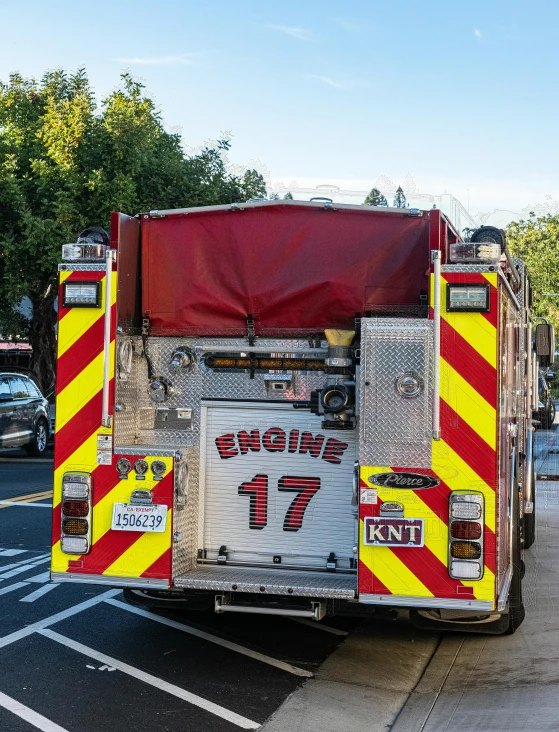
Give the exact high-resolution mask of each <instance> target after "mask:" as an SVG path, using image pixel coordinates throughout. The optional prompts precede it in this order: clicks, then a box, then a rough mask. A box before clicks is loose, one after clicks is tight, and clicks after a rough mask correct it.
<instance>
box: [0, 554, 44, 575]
mask: <svg viewBox="0 0 559 732" xmlns="http://www.w3.org/2000/svg"><path fill="white" fill-rule="evenodd" d="M46 562H50V556H49V557H45V559H40V560H39V561H38V562H33V563H32V564H24V565H23V566H19V567H16V569H11V570H10V571H9V572H3V573H2V574H0V580H4V579H9V578H10V577H15V576H16V574H21V573H22V572H27V571H28V570H29V569H35V567H40V566H41V564H45V563H46Z"/></svg>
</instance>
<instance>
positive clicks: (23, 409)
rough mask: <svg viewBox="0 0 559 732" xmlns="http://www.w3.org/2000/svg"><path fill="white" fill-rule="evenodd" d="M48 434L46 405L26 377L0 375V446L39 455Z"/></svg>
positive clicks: (11, 374)
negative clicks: (19, 448) (18, 448)
mask: <svg viewBox="0 0 559 732" xmlns="http://www.w3.org/2000/svg"><path fill="white" fill-rule="evenodd" d="M49 433H50V420H49V403H48V401H47V399H45V397H44V396H43V395H42V394H41V392H40V390H39V388H38V386H37V385H36V384H35V382H34V381H33V380H32V379H30V378H29V377H28V376H25V375H24V374H19V373H0V447H2V448H5V447H23V448H24V449H25V450H26V451H27V452H28V453H29V454H30V455H36V456H39V455H42V454H43V453H44V452H45V450H46V447H47V442H48V439H49Z"/></svg>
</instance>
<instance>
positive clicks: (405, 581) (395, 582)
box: [361, 522, 434, 597]
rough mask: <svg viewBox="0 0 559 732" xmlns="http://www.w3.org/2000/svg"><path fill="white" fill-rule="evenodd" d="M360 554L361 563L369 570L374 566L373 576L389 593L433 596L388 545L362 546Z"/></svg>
mask: <svg viewBox="0 0 559 732" xmlns="http://www.w3.org/2000/svg"><path fill="white" fill-rule="evenodd" d="M361 523H362V522H361ZM361 535H363V525H362V526H361ZM412 551H413V550H412ZM361 554H362V555H363V556H362V557H361V561H362V562H363V564H365V566H366V567H367V568H368V569H369V570H370V571H371V572H373V566H374V574H375V576H376V577H378V578H379V580H380V581H381V582H382V583H383V584H384V585H385V586H386V587H388V589H389V590H390V591H391V594H393V595H413V596H414V597H434V595H433V593H432V592H430V591H429V590H428V589H427V587H426V586H425V585H424V584H423V583H422V582H421V581H420V580H419V578H418V577H417V576H416V575H415V574H414V573H413V572H412V571H411V570H410V569H409V568H408V567H407V566H406V565H405V564H404V562H402V560H401V559H399V558H398V557H397V556H396V554H395V553H394V552H393V551H392V550H391V549H390V548H389V547H381V546H376V547H366V548H363V547H362V549H361ZM373 556H374V561H373Z"/></svg>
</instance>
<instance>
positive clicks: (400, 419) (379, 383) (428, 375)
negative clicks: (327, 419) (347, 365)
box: [359, 318, 433, 468]
mask: <svg viewBox="0 0 559 732" xmlns="http://www.w3.org/2000/svg"><path fill="white" fill-rule="evenodd" d="M432 354H433V323H432V321H429V320H423V319H421V320H419V319H412V318H409V319H408V318H364V319H363V320H362V321H361V369H360V389H359V393H360V413H361V423H360V449H359V459H360V462H361V464H365V465H387V466H392V465H395V466H406V467H410V468H413V467H415V468H430V467H431V446H432V419H433V416H432V411H433V409H432V399H433V394H432V379H433V374H432V371H433V355H432ZM409 371H413V372H416V373H417V374H418V376H419V378H420V379H421V380H422V382H423V388H422V390H421V392H420V394H419V395H418V396H416V397H412V398H406V397H403V396H401V395H400V394H399V393H398V392H397V389H396V380H397V379H398V377H399V376H401V375H402V374H404V373H405V372H409Z"/></svg>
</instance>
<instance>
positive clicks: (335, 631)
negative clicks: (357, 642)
mask: <svg viewBox="0 0 559 732" xmlns="http://www.w3.org/2000/svg"><path fill="white" fill-rule="evenodd" d="M289 619H290V620H292V621H293V622H294V623H299V624H300V625H308V626H309V628H314V629H315V630H323V631H324V632H325V633H332V635H343V636H344V637H345V636H346V635H349V633H348V632H347V630H340V629H339V628H332V627H331V626H330V625H323V624H322V623H317V622H316V620H307V619H306V618H289Z"/></svg>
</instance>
